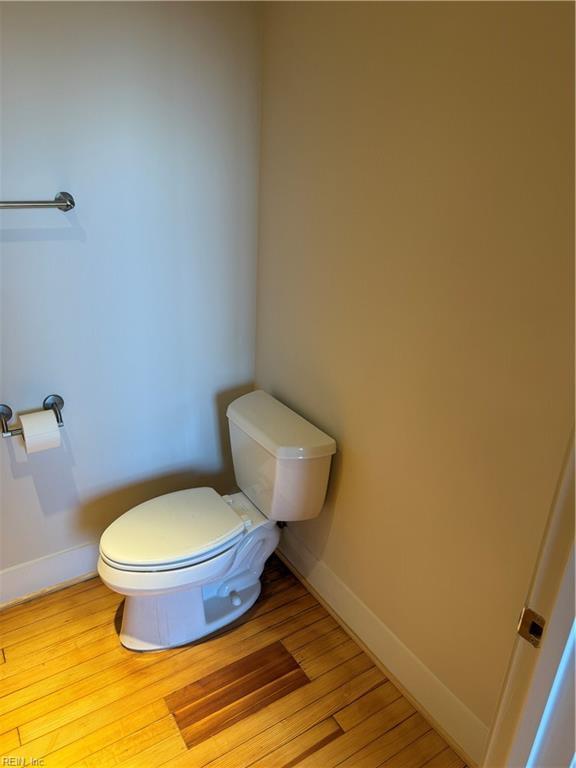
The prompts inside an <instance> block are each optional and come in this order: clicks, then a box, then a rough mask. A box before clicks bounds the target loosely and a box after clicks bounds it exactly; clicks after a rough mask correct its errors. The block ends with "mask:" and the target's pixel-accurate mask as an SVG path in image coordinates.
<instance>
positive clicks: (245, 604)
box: [120, 579, 261, 651]
mask: <svg viewBox="0 0 576 768" xmlns="http://www.w3.org/2000/svg"><path fill="white" fill-rule="evenodd" d="M260 589H261V583H260V579H255V580H254V583H252V584H251V585H249V586H246V587H244V588H243V589H241V590H238V591H237V592H234V593H233V594H232V595H228V596H226V597H219V596H218V595H212V596H206V595H204V594H203V592H206V591H207V590H206V589H203V588H202V587H192V588H191V589H187V590H182V591H178V592H170V593H168V594H163V595H157V596H151V595H148V596H146V597H132V596H127V597H126V601H125V603H124V614H123V617H122V628H121V630H120V642H121V643H122V645H123V646H124V647H125V648H129V649H130V650H132V651H159V650H162V649H165V648H174V647H177V646H179V645H186V644H187V643H191V642H194V641H195V640H199V639H200V638H202V637H205V636H206V635H209V634H211V633H212V632H215V631H216V630H218V629H220V628H221V627H224V626H226V625H227V624H230V623H231V622H233V621H235V620H236V619H237V618H239V617H240V616H242V614H243V613H245V612H246V611H247V610H248V609H249V608H251V607H252V606H253V605H254V603H255V602H256V600H257V599H258V595H259V594H260ZM232 600H234V602H236V603H238V604H236V605H234V603H233V602H232Z"/></svg>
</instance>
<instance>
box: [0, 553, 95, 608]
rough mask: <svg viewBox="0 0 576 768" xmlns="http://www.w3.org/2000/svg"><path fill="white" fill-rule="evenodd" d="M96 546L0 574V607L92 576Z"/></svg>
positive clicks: (34, 562)
mask: <svg viewBox="0 0 576 768" xmlns="http://www.w3.org/2000/svg"><path fill="white" fill-rule="evenodd" d="M97 562H98V545H97V544H84V545H83V546H80V547H73V548H72V549H64V550H62V551H61V552H55V553H54V554H52V555H46V556H45V557H40V558H38V560H30V561H28V562H26V563H20V564H19V565H14V566H12V567H11V568H5V569H4V570H2V571H0V608H1V607H5V606H6V604H8V603H14V602H17V601H18V602H19V601H20V600H25V599H27V598H29V597H30V596H31V595H36V594H38V593H39V592H45V591H47V590H50V589H53V588H54V587H56V586H59V585H64V584H67V583H70V582H72V581H81V580H82V579H83V578H88V577H89V576H93V575H95V573H96V563H97Z"/></svg>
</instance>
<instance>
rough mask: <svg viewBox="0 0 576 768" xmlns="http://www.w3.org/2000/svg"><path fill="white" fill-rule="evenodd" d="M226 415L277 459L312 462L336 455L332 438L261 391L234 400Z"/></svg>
mask: <svg viewBox="0 0 576 768" xmlns="http://www.w3.org/2000/svg"><path fill="white" fill-rule="evenodd" d="M226 415H227V416H228V418H229V419H230V421H231V422H232V423H233V424H235V425H236V426H237V427H239V428H240V429H241V430H242V431H243V432H245V433H246V434H247V435H249V436H250V437H251V438H252V439H253V440H256V441H257V442H258V443H260V445H262V447H263V448H265V449H266V450H267V451H268V452H269V453H271V454H272V455H273V456H275V457H276V458H278V459H311V458H317V457H320V456H330V455H332V454H333V453H336V442H335V441H334V440H333V438H331V437H330V436H329V435H327V434H326V433H325V432H322V430H320V429H318V427H315V426H314V425H313V424H310V422H309V421H306V419H304V418H302V416H299V415H298V414H297V413H295V412H294V411H292V410H291V409H290V408H288V407H287V406H286V405H284V404H283V403H281V402H280V401H278V400H276V399H275V398H274V397H272V396H271V395H269V394H268V393H267V392H264V391H263V390H261V389H257V390H256V391H255V392H250V393H249V394H247V395H243V396H242V397H239V398H238V399H237V400H234V402H232V403H230V405H229V406H228V410H227V411H226Z"/></svg>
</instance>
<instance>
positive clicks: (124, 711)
mask: <svg viewBox="0 0 576 768" xmlns="http://www.w3.org/2000/svg"><path fill="white" fill-rule="evenodd" d="M120 609H121V598H120V596H119V595H116V594H113V593H111V592H110V591H109V590H108V589H107V588H106V587H105V586H104V585H103V584H102V583H101V582H100V581H99V580H98V579H92V580H90V581H86V582H83V583H81V584H77V585H75V586H72V587H68V588H67V589H63V590H61V591H59V592H54V593H52V594H49V595H46V596H44V597H40V598H38V599H36V600H33V601H31V602H29V603H24V604H21V605H18V606H15V607H12V608H8V609H6V610H5V611H3V612H2V613H0V630H1V635H0V648H1V653H0V756H5V757H7V758H11V759H12V760H11V761H10V762H7V761H3V760H2V758H1V757H0V764H3V765H31V764H33V761H34V760H36V761H37V762H36V764H37V765H44V766H47V768H71V767H72V766H74V768H113V767H114V768H148V767H149V768H159V767H160V766H166V768H168V766H170V768H203V766H209V768H245V767H246V768H247V767H248V766H251V768H292V766H298V768H335V767H336V766H338V768H379V766H386V767H387V768H421V767H423V766H426V768H465V767H464V763H463V761H462V760H461V759H460V758H459V757H458V756H457V755H456V754H455V753H454V752H453V751H452V750H451V749H450V748H449V747H448V746H447V745H446V743H445V742H444V741H443V740H442V739H441V738H440V736H439V735H438V734H437V733H436V732H435V731H434V730H433V729H432V728H431V727H430V725H429V724H428V723H427V722H426V720H425V719H424V718H423V717H422V716H421V715H420V714H419V713H418V712H416V711H415V709H414V708H413V707H412V706H411V704H409V703H408V701H407V700H406V699H405V698H403V697H402V695H401V694H400V692H399V691H398V690H397V689H396V688H395V687H394V686H393V685H392V683H391V682H390V681H388V680H387V679H386V678H385V677H384V675H383V674H382V673H381V672H380V671H379V670H378V669H377V668H376V667H375V666H374V665H373V664H372V662H371V660H370V659H369V658H368V657H367V656H366V654H365V653H363V652H362V650H361V649H360V648H359V647H358V645H357V644H356V643H355V642H354V641H353V640H352V639H350V638H349V636H348V635H347V634H346V632H345V631H344V630H343V629H342V628H341V627H340V626H339V625H338V624H337V623H336V621H335V620H334V619H333V618H332V617H331V616H330V615H329V614H328V613H327V612H326V611H325V610H324V608H323V607H322V606H320V605H319V604H318V602H317V601H316V600H315V598H314V597H312V595H310V594H309V593H308V592H307V591H306V589H305V588H304V587H303V586H302V585H301V584H300V583H299V582H298V581H297V580H296V578H295V577H294V576H293V575H292V574H291V573H290V572H289V571H288V569H287V568H286V567H285V566H284V565H283V564H282V563H281V562H280V561H279V560H278V559H277V558H275V557H273V558H271V560H270V561H269V563H268V565H267V567H266V570H265V573H264V575H263V588H262V595H261V597H260V599H259V600H258V602H257V603H256V605H255V606H254V607H253V608H252V609H251V610H250V611H249V613H248V614H246V615H245V616H244V617H243V618H242V620H241V621H239V622H237V623H236V625H235V626H234V627H232V628H228V629H227V630H226V631H223V632H221V633H219V634H217V635H215V636H213V637H212V638H210V639H208V640H205V641H203V642H201V643H197V644H195V645H189V646H185V647H183V648H175V649H172V650H168V651H160V652H157V653H147V654H140V653H134V652H131V651H128V650H126V649H125V648H123V647H122V646H121V645H120V643H119V640H118V636H117V629H116V625H117V621H118V615H117V614H118V612H119V610H120Z"/></svg>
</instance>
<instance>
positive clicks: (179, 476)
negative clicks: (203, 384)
mask: <svg viewBox="0 0 576 768" xmlns="http://www.w3.org/2000/svg"><path fill="white" fill-rule="evenodd" d="M253 389H254V386H253V384H252V383H250V384H243V385H241V386H238V387H233V388H231V389H226V390H223V391H222V392H219V393H218V394H216V396H215V398H214V404H215V409H214V411H215V417H216V419H217V429H218V437H219V442H220V467H221V469H220V471H218V472H213V473H199V472H195V471H194V469H189V470H180V471H177V472H169V473H165V474H161V475H156V476H154V477H149V478H146V479H145V480H141V481H139V482H137V483H132V484H130V485H123V486H120V487H118V488H115V489H114V490H111V491H108V492H106V493H105V494H102V495H99V496H95V497H94V498H92V499H89V500H87V501H83V502H81V503H80V508H79V515H78V530H80V531H82V533H83V534H84V535H85V536H86V537H88V538H90V539H92V540H93V539H94V538H95V537H99V536H100V535H101V534H102V532H103V530H104V528H106V526H108V525H109V524H110V523H111V522H112V521H113V520H115V519H116V518H117V517H119V516H120V515H121V514H123V513H124V512H126V511H127V510H128V509H131V508H132V507H135V506H136V505H137V504H141V503H142V502H144V501H148V500H149V499H152V498H154V497H155V496H161V495H162V494H165V493H171V492H173V491H182V490H185V489H186V488H200V487H203V486H209V487H211V488H214V489H215V490H216V491H217V492H218V493H220V494H225V493H232V492H234V491H236V490H237V487H236V483H235V480H234V470H233V467H232V452H231V449H230V439H229V436H228V420H227V418H226V409H227V408H228V405H229V404H230V403H231V402H232V401H233V400H235V399H236V398H237V397H240V396H241V395H245V394H246V393H248V392H251V391H252V390H253ZM37 490H38V488H37ZM42 493H44V490H43V491H42ZM39 498H42V495H41V494H39Z"/></svg>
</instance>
